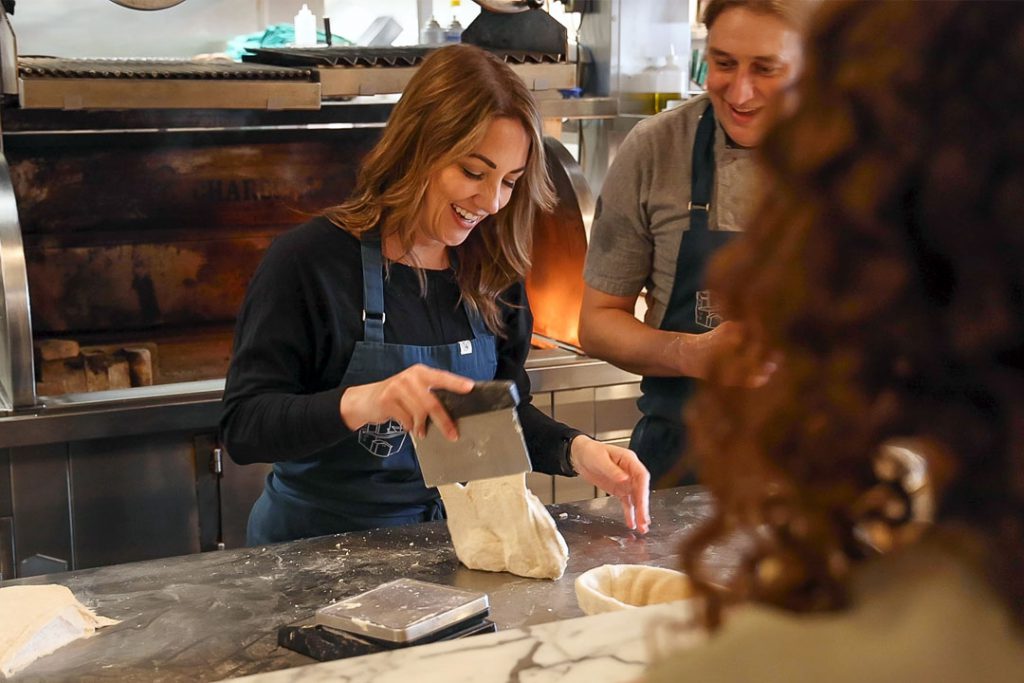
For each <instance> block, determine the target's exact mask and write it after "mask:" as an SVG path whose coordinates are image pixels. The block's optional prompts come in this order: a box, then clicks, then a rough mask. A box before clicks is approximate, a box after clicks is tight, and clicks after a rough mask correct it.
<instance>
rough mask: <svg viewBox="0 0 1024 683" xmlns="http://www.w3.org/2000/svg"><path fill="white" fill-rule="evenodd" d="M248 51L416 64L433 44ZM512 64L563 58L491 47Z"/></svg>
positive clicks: (327, 61) (278, 59) (319, 60)
mask: <svg viewBox="0 0 1024 683" xmlns="http://www.w3.org/2000/svg"><path fill="white" fill-rule="evenodd" d="M248 49H249V51H250V52H252V53H253V54H251V55H248V54H247V55H243V56H242V60H243V61H245V62H247V63H258V64H275V65H278V66H288V67H322V66H326V67H359V66H381V67H407V66H417V65H418V64H419V63H420V62H422V61H423V60H424V59H426V57H427V55H428V54H430V53H431V52H433V51H434V50H436V49H437V48H436V47H421V46H409V47H361V46H338V47H317V48H309V49H303V48H248ZM492 52H494V53H495V54H496V55H498V56H499V57H501V58H502V59H504V60H505V61H506V62H509V63H511V64H553V63H559V62H561V61H563V60H562V55H560V54H555V53H543V52H527V51H523V50H492Z"/></svg>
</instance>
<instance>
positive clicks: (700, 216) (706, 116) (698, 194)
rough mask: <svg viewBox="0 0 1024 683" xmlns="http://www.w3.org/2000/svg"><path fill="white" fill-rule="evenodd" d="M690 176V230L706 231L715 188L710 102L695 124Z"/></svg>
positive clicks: (713, 119)
mask: <svg viewBox="0 0 1024 683" xmlns="http://www.w3.org/2000/svg"><path fill="white" fill-rule="evenodd" d="M690 175H691V180H690V206H689V209H690V230H707V229H708V217H709V216H710V214H711V194H712V190H713V189H714V186H715V112H714V110H713V109H712V108H711V103H710V102H709V103H708V106H707V107H706V108H705V109H704V113H703V114H701V117H700V123H698V124H697V137H696V139H695V140H694V142H693V159H692V161H691V166H690Z"/></svg>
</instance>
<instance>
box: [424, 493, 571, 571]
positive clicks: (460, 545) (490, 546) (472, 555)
mask: <svg viewBox="0 0 1024 683" xmlns="http://www.w3.org/2000/svg"><path fill="white" fill-rule="evenodd" d="M438 491H440V492H441V499H442V500H443V501H444V507H445V510H446V511H447V513H448V531H449V532H451V536H452V544H453V545H454V546H455V554H456V555H458V558H459V561H461V562H462V564H464V565H466V566H467V567H469V568H470V569H483V570H486V571H490V572H511V573H513V574H517V575H519V576H526V577H529V578H533V579H557V578H559V577H560V576H561V575H562V573H563V572H564V571H565V565H566V563H567V562H568V561H569V548H568V546H566V545H565V539H563V538H562V534H560V533H559V532H558V527H556V526H555V520H553V519H552V518H551V514H550V513H549V512H548V511H547V508H545V507H544V504H543V503H541V502H540V499H539V498H537V496H535V495H533V493H531V492H530V490H529V489H527V488H526V475H525V474H514V475H511V476H508V477H496V478H494V479H481V480H479V481H471V482H469V483H468V484H466V485H465V486H463V485H462V484H445V485H442V486H439V487H438Z"/></svg>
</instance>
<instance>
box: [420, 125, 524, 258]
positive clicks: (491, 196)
mask: <svg viewBox="0 0 1024 683" xmlns="http://www.w3.org/2000/svg"><path fill="white" fill-rule="evenodd" d="M529 153H530V138H529V136H528V135H527V134H526V130H525V129H524V128H523V126H522V124H521V123H520V122H519V121H517V120H515V119H510V118H504V117H501V118H495V119H494V120H492V121H491V122H490V123H489V124H488V126H487V131H486V132H485V133H484V136H483V139H482V140H480V143H479V144H478V145H477V146H476V147H475V148H474V149H473V151H471V152H470V153H469V154H467V155H466V156H464V157H462V158H461V159H458V160H456V161H455V162H454V163H452V164H449V165H448V166H445V167H443V168H441V169H440V170H438V171H436V172H435V173H434V174H433V175H431V177H430V180H429V185H428V187H427V193H426V197H425V201H424V204H423V209H422V211H421V214H420V217H421V225H420V234H421V235H422V237H423V239H424V240H425V241H427V242H432V243H434V245H435V246H441V247H456V246H458V245H460V244H462V243H463V242H464V241H465V240H466V238H467V237H469V233H471V232H472V231H473V229H474V228H475V227H476V226H477V224H479V223H480V221H481V220H483V219H484V218H486V217H487V216H490V215H493V214H496V213H498V211H500V210H501V209H502V208H503V207H504V206H505V205H506V204H508V202H509V199H511V198H512V189H513V188H514V187H515V184H516V181H517V180H519V178H520V177H521V176H522V175H523V173H524V172H525V171H526V161H527V158H528V157H529Z"/></svg>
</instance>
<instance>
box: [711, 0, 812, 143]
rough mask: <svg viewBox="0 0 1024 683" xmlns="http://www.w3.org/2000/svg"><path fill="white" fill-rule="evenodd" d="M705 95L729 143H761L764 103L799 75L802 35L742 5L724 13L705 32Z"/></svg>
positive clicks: (765, 127)
mask: <svg viewBox="0 0 1024 683" xmlns="http://www.w3.org/2000/svg"><path fill="white" fill-rule="evenodd" d="M707 60H708V79H707V91H708V97H709V98H710V99H711V105H712V106H713V107H714V109H715V118H716V119H718V121H719V123H721V124H722V127H723V128H724V129H725V132H726V133H728V134H729V137H730V138H732V140H733V142H735V143H736V144H738V145H742V146H743V147H756V146H757V145H759V144H760V143H761V140H762V138H764V134H765V133H766V132H767V130H768V127H769V125H770V124H771V121H769V117H768V108H767V105H768V103H769V102H770V101H771V99H772V97H773V96H774V95H775V94H776V93H777V92H778V91H780V90H782V89H783V88H785V87H786V86H788V85H789V84H790V83H792V82H793V81H794V80H795V79H796V77H797V75H798V74H799V72H800V67H801V65H802V62H803V59H802V53H801V46H800V35H799V33H797V31H796V30H795V29H794V28H792V27H791V26H789V25H788V24H786V23H785V22H784V21H782V19H780V18H779V17H776V16H774V15H771V14H759V13H756V12H751V11H750V10H747V9H744V8H742V7H733V8H731V9H727V10H725V11H724V12H722V13H721V14H720V15H719V16H718V18H717V19H715V22H714V23H713V24H712V25H711V29H710V30H709V31H708V46H707Z"/></svg>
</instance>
